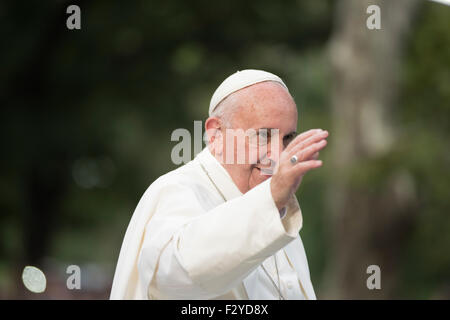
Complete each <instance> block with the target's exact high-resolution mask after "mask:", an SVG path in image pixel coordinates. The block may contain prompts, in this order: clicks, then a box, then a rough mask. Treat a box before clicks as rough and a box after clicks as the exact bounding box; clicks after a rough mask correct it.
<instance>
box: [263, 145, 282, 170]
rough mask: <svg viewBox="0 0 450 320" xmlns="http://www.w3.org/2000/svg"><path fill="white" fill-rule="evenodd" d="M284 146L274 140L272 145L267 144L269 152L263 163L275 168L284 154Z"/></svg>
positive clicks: (264, 156)
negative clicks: (282, 153)
mask: <svg viewBox="0 0 450 320" xmlns="http://www.w3.org/2000/svg"><path fill="white" fill-rule="evenodd" d="M283 150H284V146H283V144H282V143H280V142H279V141H278V139H272V141H271V142H270V143H268V144H267V151H266V153H265V155H263V159H264V160H265V161H264V160H262V161H261V163H263V164H264V165H269V164H270V166H271V167H272V166H275V164H276V163H277V162H278V161H279V159H280V154H281V152H283Z"/></svg>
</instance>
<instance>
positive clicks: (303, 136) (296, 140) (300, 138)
mask: <svg viewBox="0 0 450 320" xmlns="http://www.w3.org/2000/svg"><path fill="white" fill-rule="evenodd" d="M321 131H322V129H311V130H308V131H305V132H303V133H301V134H299V135H298V136H296V137H295V138H294V140H292V141H291V143H289V144H288V146H287V147H286V149H285V151H287V152H289V150H290V149H292V148H293V147H294V146H295V145H297V144H298V143H299V142H300V141H303V140H305V139H307V138H309V137H311V136H312V135H314V134H316V133H318V132H321Z"/></svg>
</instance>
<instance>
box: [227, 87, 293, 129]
mask: <svg viewBox="0 0 450 320" xmlns="http://www.w3.org/2000/svg"><path fill="white" fill-rule="evenodd" d="M233 98H234V99H233V100H234V101H232V103H236V104H239V108H236V109H235V114H234V116H233V118H234V121H233V122H234V125H235V126H239V127H242V128H243V129H247V128H255V129H258V128H279V129H283V128H286V127H290V128H292V129H293V130H295V129H296V126H297V116H298V114H297V106H296V104H295V102H294V100H293V98H292V96H291V95H290V93H289V92H288V90H287V89H286V88H285V87H283V86H282V85H281V84H279V83H277V82H273V81H267V82H261V83H258V84H255V85H252V86H249V87H247V88H244V89H242V90H240V91H239V92H236V96H235V97H233ZM286 130H288V129H286Z"/></svg>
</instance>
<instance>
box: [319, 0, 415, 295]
mask: <svg viewBox="0 0 450 320" xmlns="http://www.w3.org/2000/svg"><path fill="white" fill-rule="evenodd" d="M373 4H375V5H378V6H379V7H380V9H381V10H380V18H381V29H380V30H377V29H374V30H369V29H368V28H367V26H366V20H367V18H369V16H371V14H370V13H367V12H366V10H367V8H368V6H369V5H373ZM415 4H417V1H413V0H395V1H373V0H371V1H362V0H345V1H338V2H337V3H336V6H337V8H336V9H337V10H336V17H335V18H336V19H335V28H334V32H333V34H332V37H331V40H330V48H329V49H330V61H331V67H332V81H333V89H332V121H333V127H332V130H331V135H330V138H331V139H332V140H331V139H330V140H331V141H330V149H331V153H332V159H333V160H332V162H333V163H332V168H333V175H332V177H331V184H330V188H329V192H328V195H329V201H328V203H329V207H330V212H331V213H332V218H331V223H330V233H331V240H332V241H331V259H330V261H329V262H328V267H327V270H326V273H325V279H324V280H325V281H324V288H323V289H324V290H323V291H324V293H325V294H324V297H322V298H340V299H349V298H358V299H366V298H367V299H368V298H389V297H391V296H392V292H393V290H394V288H395V279H396V270H395V268H396V265H397V263H396V257H397V253H398V250H399V249H400V248H401V243H402V240H403V239H404V236H405V234H407V230H408V226H409V225H410V222H411V215H409V214H408V212H409V211H410V206H411V204H412V203H413V200H412V199H413V186H412V183H411V179H410V175H409V174H408V172H405V171H401V170H397V169H396V170H391V169H394V168H388V169H386V168H385V169H380V168H379V167H380V165H379V164H380V163H381V161H384V162H386V161H387V163H389V161H388V160H386V159H389V156H390V155H391V154H392V152H394V151H395V147H396V132H395V130H393V126H392V125H391V122H390V119H389V114H390V110H391V108H392V107H393V104H394V103H395V101H394V99H395V95H396V88H397V80H398V79H397V73H398V72H397V70H398V67H399V61H400V55H401V51H402V50H401V49H402V44H403V43H404V38H405V35H406V32H407V31H408V29H409V27H410V24H411V20H412V16H413V11H414V10H413V9H414V7H415ZM380 172H381V173H382V175H381V176H380V175H379V174H378V173H380ZM384 174H385V175H384ZM377 181H378V182H377ZM373 264H374V265H378V266H379V267H380V268H381V290H369V289H368V288H367V286H366V280H367V278H368V277H369V276H370V275H369V274H367V273H366V270H367V267H368V266H369V265H373ZM319 298H321V297H319Z"/></svg>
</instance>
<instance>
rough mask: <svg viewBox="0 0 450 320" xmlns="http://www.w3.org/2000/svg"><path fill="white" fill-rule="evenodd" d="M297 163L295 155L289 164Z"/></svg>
mask: <svg viewBox="0 0 450 320" xmlns="http://www.w3.org/2000/svg"><path fill="white" fill-rule="evenodd" d="M297 161H298V158H297V156H296V155H293V156H292V157H291V163H292V164H295V163H296V162H297Z"/></svg>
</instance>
